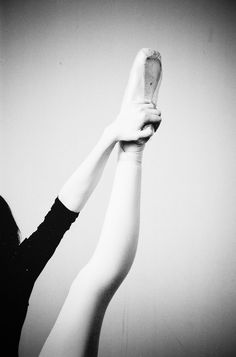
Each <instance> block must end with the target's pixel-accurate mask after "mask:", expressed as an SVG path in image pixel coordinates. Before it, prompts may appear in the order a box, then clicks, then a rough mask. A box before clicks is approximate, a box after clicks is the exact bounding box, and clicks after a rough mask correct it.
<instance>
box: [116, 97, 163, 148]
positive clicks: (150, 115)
mask: <svg viewBox="0 0 236 357" xmlns="http://www.w3.org/2000/svg"><path fill="white" fill-rule="evenodd" d="M160 122H161V112H160V110H158V109H156V108H155V105H154V104H153V103H135V102H131V103H129V104H127V105H125V106H124V107H122V109H121V112H120V114H119V115H118V117H117V119H116V120H115V121H114V122H113V123H112V124H111V125H110V129H111V130H112V131H113V133H114V135H115V138H116V140H117V141H126V142H130V141H133V142H137V141H140V140H141V139H144V141H147V140H148V139H149V138H150V137H151V136H152V135H153V133H154V131H155V130H156V129H157V127H158V126H159V124H160ZM148 124H152V125H148Z"/></svg>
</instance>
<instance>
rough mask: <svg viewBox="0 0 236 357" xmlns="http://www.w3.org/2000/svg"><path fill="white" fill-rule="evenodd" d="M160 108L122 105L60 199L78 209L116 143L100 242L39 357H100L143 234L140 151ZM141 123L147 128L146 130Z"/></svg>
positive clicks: (75, 283) (64, 189) (75, 281)
mask: <svg viewBox="0 0 236 357" xmlns="http://www.w3.org/2000/svg"><path fill="white" fill-rule="evenodd" d="M160 121H161V113H160V111H159V110H158V109H156V108H155V105H153V104H152V103H136V102H132V103H130V104H128V105H126V106H123V108H122V111H121V113H120V114H119V115H118V117H117V118H116V120H115V121H114V122H113V123H112V124H111V125H109V126H108V127H107V128H106V129H105V130H104V133H103V134H102V136H101V138H100V140H99V141H98V143H97V145H96V146H95V148H94V149H93V150H92V152H91V153H90V154H89V155H88V157H87V159H86V160H85V161H84V162H83V163H82V165H81V166H80V167H79V168H78V169H77V170H76V172H75V173H74V174H73V175H72V177H71V178H70V179H69V180H68V181H67V182H66V184H65V185H64V187H63V188H62V190H61V192H60V193H59V199H60V200H61V201H62V203H63V204H64V205H65V206H66V207H67V208H69V209H70V210H72V211H75V212H79V211H81V210H82V209H83V207H84V205H85V203H86V202H87V200H88V198H89V197H90V195H91V193H92V192H93V190H94V188H95V187H96V185H97V183H98V182H99V180H100V178H101V175H102V172H103V170H104V167H105V164H106V162H107V160H108V158H109V155H110V153H111V151H112V150H113V148H114V146H115V145H116V143H118V145H119V148H118V159H117V167H116V173H115V178H114V183H113V188H112V193H111V197H110V201H109V204H108V208H107V212H106V216H105V221H104V224H103V227H102V231H101V234H100V238H99V241H98V245H97V247H96V249H95V252H94V254H93V256H92V258H91V259H90V261H89V262H88V263H87V265H86V266H85V267H84V268H83V269H82V270H81V271H80V272H79V274H78V275H77V277H76V278H75V280H74V281H73V283H72V285H71V288H70V291H69V293H68V296H67V298H66V300H65V303H64V305H63V307H62V309H61V311H60V313H59V316H58V318H57V320H56V322H55V325H54V326H53V328H52V330H51V332H50V334H49V336H48V338H47V340H46V342H45V344H44V346H43V348H42V350H41V352H40V357H49V356H50V357H51V356H57V357H62V356H63V357H65V356H66V357H96V356H97V354H98V346H99V336H100V331H101V326H102V321H103V318H104V314H105V311H106V309H107V306H108V304H109V302H110V300H111V298H112V296H113V295H114V293H115V292H116V290H117V289H118V287H119V286H120V284H121V283H122V281H123V280H124V278H125V276H126V275H127V273H128V272H129V270H130V267H131V265H132V263H133V260H134V257H135V253H136V249H137V243H138V236H139V221H140V193H141V173H142V154H143V150H144V147H145V145H146V144H145V142H146V141H148V139H149V138H150V137H151V136H152V135H153V133H154V130H153V128H152V126H147V127H146V128H145V127H144V126H145V125H147V124H153V125H154V126H156V125H158V124H159V123H160ZM142 129H143V130H142Z"/></svg>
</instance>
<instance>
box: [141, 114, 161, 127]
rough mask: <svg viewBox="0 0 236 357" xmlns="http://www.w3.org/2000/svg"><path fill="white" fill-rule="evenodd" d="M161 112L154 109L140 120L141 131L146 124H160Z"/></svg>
mask: <svg viewBox="0 0 236 357" xmlns="http://www.w3.org/2000/svg"><path fill="white" fill-rule="evenodd" d="M161 120H162V118H161V112H160V111H159V110H156V109H152V110H149V111H148V112H146V113H145V115H144V116H143V118H142V123H141V129H143V127H144V126H145V125H147V124H154V125H157V124H159V123H160V122H161Z"/></svg>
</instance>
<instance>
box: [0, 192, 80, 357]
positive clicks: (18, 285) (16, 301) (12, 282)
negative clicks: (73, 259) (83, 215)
mask: <svg viewBox="0 0 236 357" xmlns="http://www.w3.org/2000/svg"><path fill="white" fill-rule="evenodd" d="M77 216H78V213H75V212H72V211H70V210H69V209H67V208H66V207H65V206H64V205H63V204H62V202H61V201H60V200H59V199H58V198H56V200H55V202H54V204H53V205H52V207H51V209H50V211H49V212H48V213H47V215H46V216H45V218H44V221H43V222H42V223H41V224H40V225H39V226H38V228H37V230H36V231H35V232H34V233H33V234H32V235H31V236H30V237H29V238H26V239H25V240H24V241H23V242H22V243H21V244H20V245H19V246H18V247H16V249H15V251H14V253H13V255H12V256H11V258H10V259H9V260H8V262H7V264H6V266H4V267H2V271H1V295H0V301H1V304H0V308H1V326H2V331H3V333H2V334H1V347H2V349H3V351H6V354H5V355H6V356H9V357H16V356H18V345H19V340H20V334H21V329H22V326H23V323H24V320H25V317H26V313H27V309H28V303H29V298H30V295H31V292H32V289H33V286H34V283H35V281H36V279H37V277H38V276H39V274H40V273H41V272H42V270H43V268H44V267H45V265H46V264H47V262H48V261H49V259H50V258H51V257H52V255H53V253H54V252H55V249H56V248H57V246H58V244H59V243H60V241H61V239H62V237H63V236H64V234H65V232H66V231H67V230H68V229H69V228H70V226H71V224H72V223H73V222H74V221H75V219H76V218H77Z"/></svg>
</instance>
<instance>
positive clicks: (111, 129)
mask: <svg viewBox="0 0 236 357" xmlns="http://www.w3.org/2000/svg"><path fill="white" fill-rule="evenodd" d="M103 138H104V139H105V140H107V141H108V142H110V144H116V143H117V142H118V141H119V139H118V135H117V130H116V128H115V124H114V123H111V124H109V125H108V126H107V127H106V128H105V130H104V132H103Z"/></svg>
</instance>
